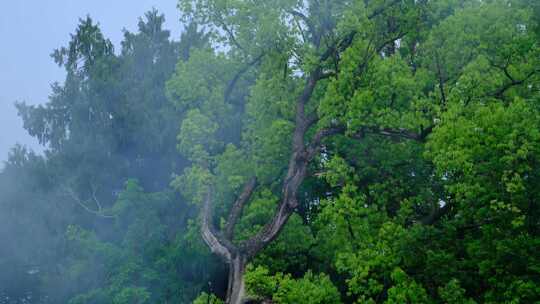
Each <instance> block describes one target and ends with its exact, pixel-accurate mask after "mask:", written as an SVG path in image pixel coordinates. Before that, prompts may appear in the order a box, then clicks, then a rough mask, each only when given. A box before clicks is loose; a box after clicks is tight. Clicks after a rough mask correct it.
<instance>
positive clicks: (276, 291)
mask: <svg viewBox="0 0 540 304" xmlns="http://www.w3.org/2000/svg"><path fill="white" fill-rule="evenodd" d="M246 286H247V289H248V294H249V295H250V296H251V297H254V298H256V299H271V300H272V301H273V302H274V303H278V304H293V303H298V304H308V303H309V304H311V303H314V304H317V303H320V304H322V303H329V304H332V303H335V304H337V303H341V300H340V294H339V292H338V290H337V288H336V287H335V286H334V285H333V284H332V282H331V280H330V279H329V278H328V276H326V275H323V274H319V275H315V274H313V273H312V272H307V273H306V274H305V275H304V277H302V278H300V279H293V278H292V277H291V276H290V275H286V274H282V273H277V274H275V275H270V274H269V271H268V270H267V269H266V268H264V267H260V266H259V267H256V268H251V269H249V270H248V272H247V274H246Z"/></svg>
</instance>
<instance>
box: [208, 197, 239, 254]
mask: <svg viewBox="0 0 540 304" xmlns="http://www.w3.org/2000/svg"><path fill="white" fill-rule="evenodd" d="M201 212H202V214H201V235H202V238H203V240H204V242H205V243H206V245H208V247H209V248H210V250H211V251H212V252H213V253H214V254H217V255H218V256H220V257H221V258H223V259H224V260H225V261H226V262H227V263H230V262H231V261H232V258H234V257H235V256H236V251H237V250H236V248H235V246H234V245H233V244H232V243H230V242H228V241H226V240H224V239H223V238H221V236H220V235H219V234H218V233H217V231H215V229H214V225H213V224H212V189H208V192H207V194H206V197H205V199H204V202H203V208H202V211H201Z"/></svg>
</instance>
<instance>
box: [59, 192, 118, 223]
mask: <svg viewBox="0 0 540 304" xmlns="http://www.w3.org/2000/svg"><path fill="white" fill-rule="evenodd" d="M62 188H63V189H62V190H63V192H64V195H66V196H68V197H70V198H71V199H72V200H73V201H74V202H75V203H76V204H77V205H79V206H80V207H81V208H83V209H84V210H85V211H86V212H88V213H91V214H93V215H96V216H99V217H102V218H116V216H115V215H106V214H103V210H102V209H101V204H100V203H99V201H98V200H97V199H96V198H95V193H94V192H93V193H92V196H93V197H94V202H95V203H96V204H97V207H98V210H93V209H91V208H90V207H88V206H87V205H86V204H85V202H84V201H83V200H82V199H81V198H80V197H79V196H78V195H77V194H76V193H75V191H73V189H72V188H70V187H67V186H62Z"/></svg>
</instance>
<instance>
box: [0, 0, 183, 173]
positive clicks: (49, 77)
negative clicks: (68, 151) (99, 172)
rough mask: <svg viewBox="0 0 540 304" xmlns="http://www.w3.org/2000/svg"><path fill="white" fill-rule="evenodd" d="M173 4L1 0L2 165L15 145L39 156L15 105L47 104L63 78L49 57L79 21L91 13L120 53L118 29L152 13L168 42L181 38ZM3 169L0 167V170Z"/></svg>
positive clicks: (171, 0)
mask: <svg viewBox="0 0 540 304" xmlns="http://www.w3.org/2000/svg"><path fill="white" fill-rule="evenodd" d="M176 3H177V0H0V163H2V162H3V161H4V160H6V158H7V154H8V151H9V149H10V148H11V147H13V146H14V145H15V144H16V143H20V144H23V145H26V146H28V147H30V148H32V149H34V150H38V151H41V148H40V147H39V145H38V144H37V142H36V141H35V140H34V139H33V138H31V137H30V136H29V135H27V134H26V132H25V130H24V129H23V128H22V122H21V120H20V119H19V117H18V116H17V113H16V110H15V107H14V106H13V103H14V102H15V101H25V102H26V103H29V104H38V103H45V102H47V98H48V95H49V93H50V91H51V89H50V84H51V83H53V82H55V81H59V82H61V81H62V80H63V78H64V73H63V70H62V69H60V68H58V66H56V64H55V63H54V62H53V60H52V58H50V56H49V54H51V53H52V51H53V50H54V49H56V48H59V47H61V46H65V45H67V43H68V42H69V38H70V37H69V34H70V33H73V32H74V31H75V28H76V26H77V24H78V20H79V18H81V17H84V16H86V15H87V14H89V15H90V16H91V17H92V19H93V20H94V21H97V22H99V24H100V26H101V30H102V31H103V33H104V34H105V36H106V37H108V38H109V39H111V40H112V41H113V43H114V44H115V49H116V50H117V51H118V50H119V47H120V46H119V42H120V41H121V39H122V37H123V34H122V29H123V28H126V29H127V30H130V31H135V30H136V29H137V22H138V18H139V17H141V16H143V15H144V13H145V12H146V11H149V10H151V9H152V8H156V9H157V10H158V11H159V12H160V13H163V14H165V18H166V19H167V21H166V24H165V27H166V28H167V29H169V30H171V32H172V37H173V38H174V39H178V37H179V35H180V28H181V25H180V22H179V21H178V19H179V15H180V14H179V12H178V10H177V9H176ZM1 167H2V165H0V168H1Z"/></svg>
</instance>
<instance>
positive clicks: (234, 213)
mask: <svg viewBox="0 0 540 304" xmlns="http://www.w3.org/2000/svg"><path fill="white" fill-rule="evenodd" d="M256 187H257V178H256V177H252V178H250V179H249V181H248V182H247V183H246V185H245V186H244V190H243V191H242V193H241V194H240V196H239V197H238V199H237V200H236V201H235V202H234V204H233V206H232V208H231V211H229V218H228V220H227V225H226V226H225V238H226V239H228V240H232V239H233V236H234V227H235V226H236V223H237V222H238V219H239V218H240V216H241V215H242V210H244V206H245V205H246V203H247V202H248V201H249V199H250V198H251V195H252V194H253V190H255V188H256Z"/></svg>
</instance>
